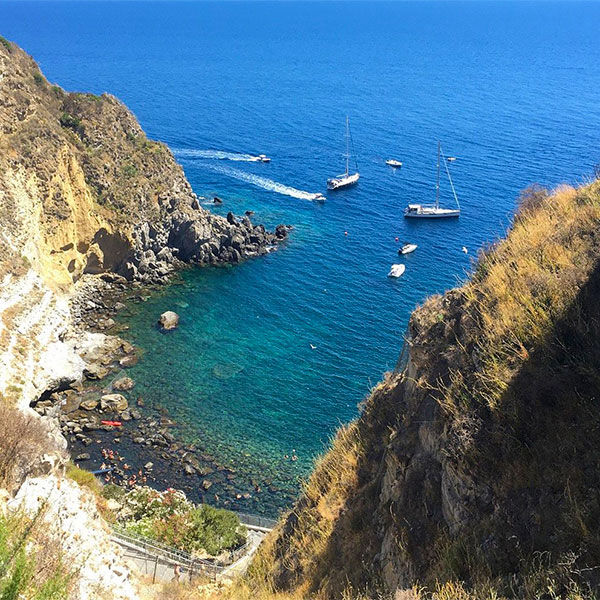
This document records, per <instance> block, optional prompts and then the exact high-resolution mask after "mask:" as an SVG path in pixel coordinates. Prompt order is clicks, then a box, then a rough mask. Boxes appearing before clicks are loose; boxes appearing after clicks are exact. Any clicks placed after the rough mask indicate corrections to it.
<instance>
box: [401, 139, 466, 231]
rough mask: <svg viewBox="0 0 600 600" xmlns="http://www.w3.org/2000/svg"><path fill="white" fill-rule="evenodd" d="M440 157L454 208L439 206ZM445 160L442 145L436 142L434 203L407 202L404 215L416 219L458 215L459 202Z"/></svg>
mask: <svg viewBox="0 0 600 600" xmlns="http://www.w3.org/2000/svg"><path fill="white" fill-rule="evenodd" d="M440 157H442V158H444V168H445V169H446V174H447V175H448V181H449V182H450V188H451V189H452V194H453V195H454V201H455V202H456V208H442V207H441V206H440V164H441V163H440ZM447 162H448V161H447V160H446V158H445V157H444V155H443V153H442V146H441V144H440V142H438V155H437V181H436V185H435V204H409V205H408V206H407V207H406V208H405V209H404V216H405V217H410V218H417V219H444V218H446V219H447V218H449V217H459V216H460V204H459V203H458V196H457V195H456V190H455V189H454V184H453V183H452V177H450V171H449V170H448V164H447Z"/></svg>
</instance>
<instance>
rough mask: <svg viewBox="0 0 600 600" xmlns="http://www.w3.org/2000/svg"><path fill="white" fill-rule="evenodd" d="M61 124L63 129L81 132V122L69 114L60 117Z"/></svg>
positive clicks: (65, 113) (64, 113)
mask: <svg viewBox="0 0 600 600" xmlns="http://www.w3.org/2000/svg"><path fill="white" fill-rule="evenodd" d="M60 124H61V126H62V127H65V128H67V129H72V130H73V131H76V132H80V131H81V121H80V120H79V119H78V118H77V117H75V116H73V115H70V114H69V113H67V112H63V114H62V115H61V116H60Z"/></svg>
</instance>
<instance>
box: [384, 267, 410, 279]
mask: <svg viewBox="0 0 600 600" xmlns="http://www.w3.org/2000/svg"><path fill="white" fill-rule="evenodd" d="M404 271H406V267H405V266H404V265H392V266H391V268H390V272H389V273H388V277H400V276H401V275H402V274H403V273H404Z"/></svg>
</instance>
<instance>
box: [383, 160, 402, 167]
mask: <svg viewBox="0 0 600 600" xmlns="http://www.w3.org/2000/svg"><path fill="white" fill-rule="evenodd" d="M385 164H386V165H389V166H390V167H394V169H399V168H400V167H401V166H402V163H401V162H400V161H399V160H396V159H394V158H390V159H389V160H386V161H385Z"/></svg>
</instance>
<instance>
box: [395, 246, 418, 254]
mask: <svg viewBox="0 0 600 600" xmlns="http://www.w3.org/2000/svg"><path fill="white" fill-rule="evenodd" d="M417 247H418V246H417V245H416V244H404V245H403V246H402V248H400V250H398V254H410V253H411V252H414V251H415V250H416V249H417Z"/></svg>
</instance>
